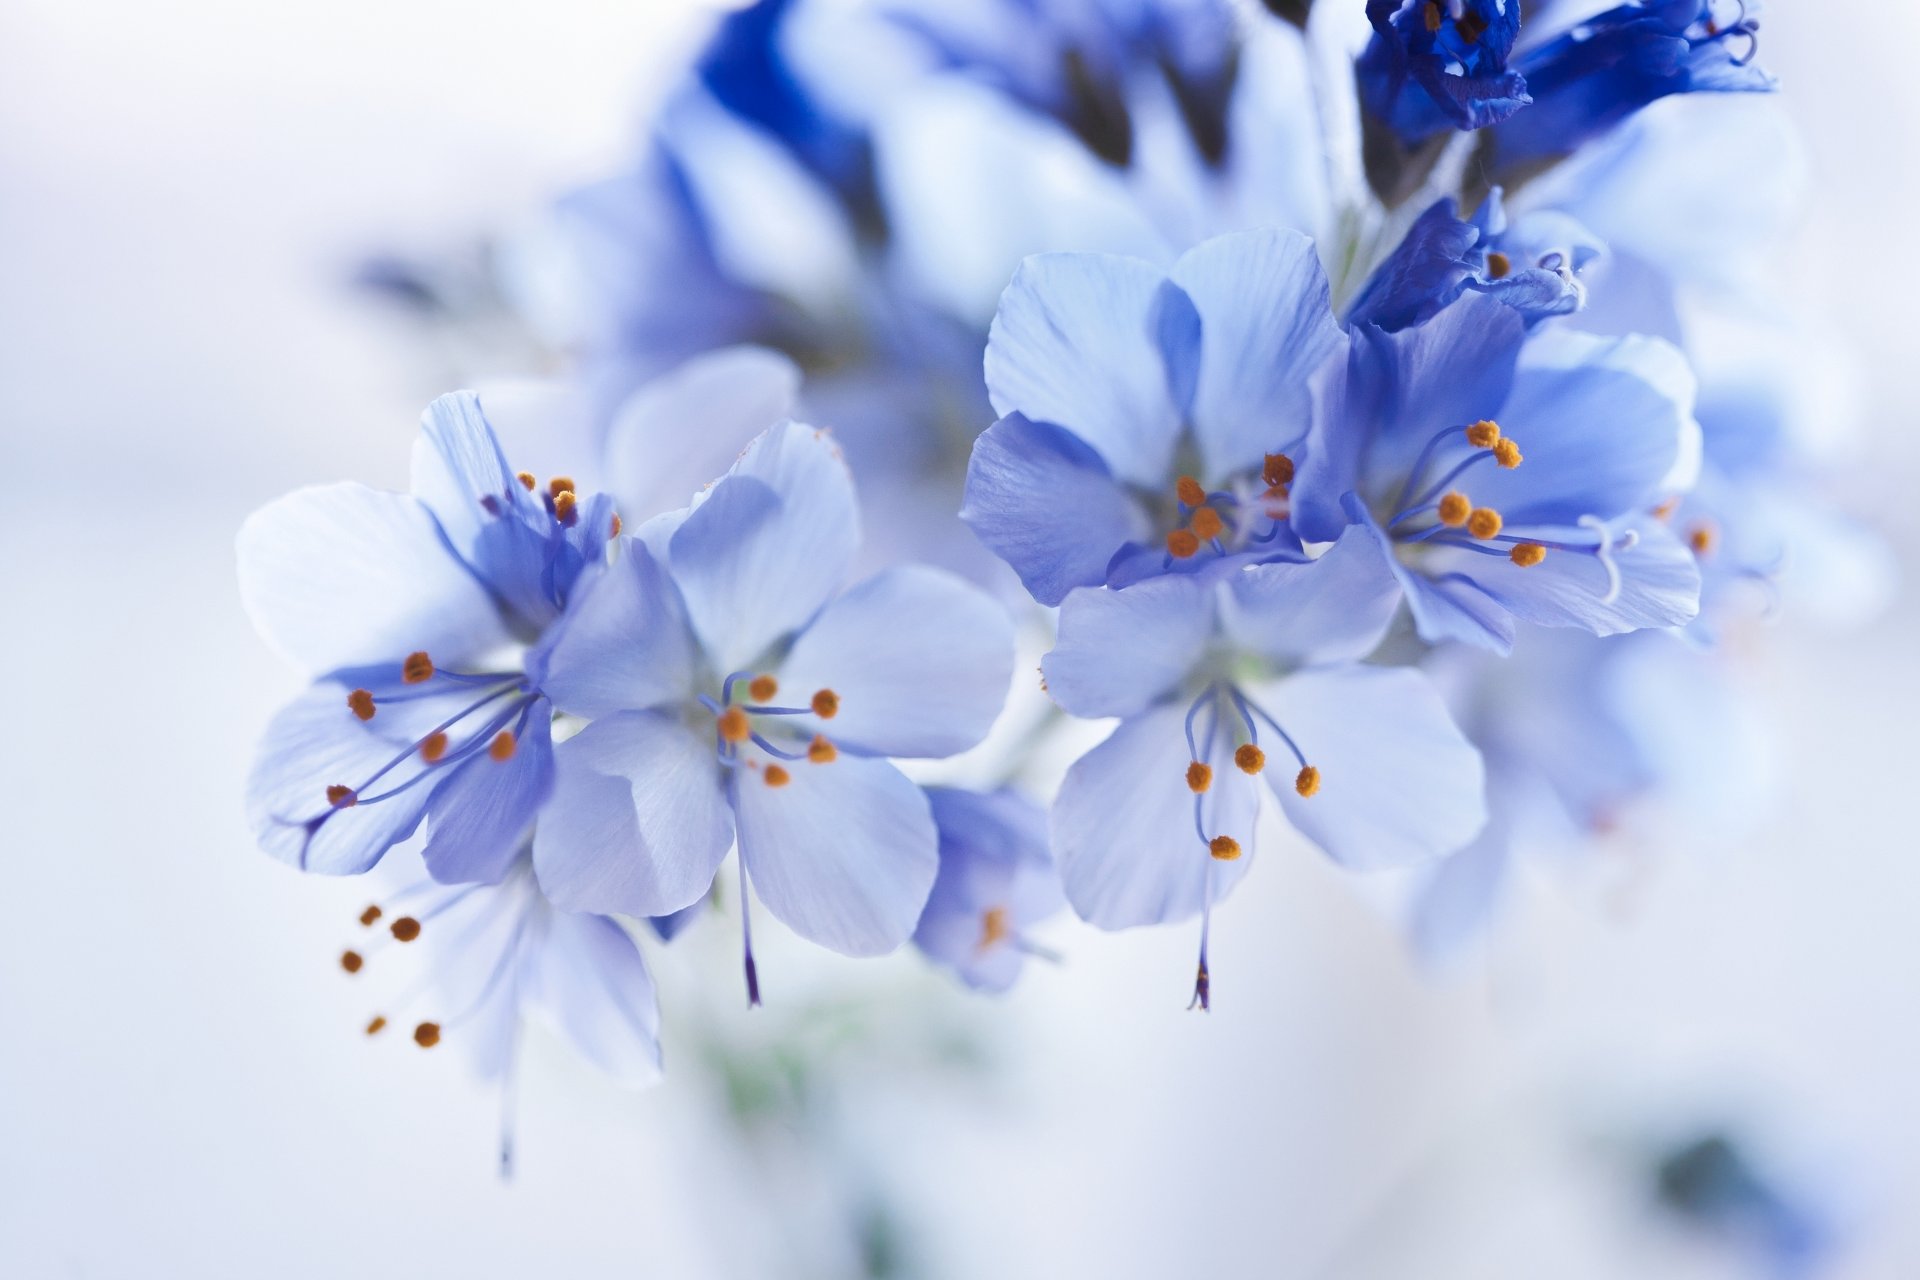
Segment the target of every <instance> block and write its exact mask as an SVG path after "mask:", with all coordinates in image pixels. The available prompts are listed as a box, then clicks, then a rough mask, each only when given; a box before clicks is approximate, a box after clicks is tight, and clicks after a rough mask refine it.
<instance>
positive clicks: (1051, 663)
mask: <svg viewBox="0 0 1920 1280" xmlns="http://www.w3.org/2000/svg"><path fill="white" fill-rule="evenodd" d="M1212 632H1213V598H1212V591H1211V589H1210V588H1209V587H1208V586H1207V585H1206V584H1205V583H1204V582H1202V581H1201V580H1200V579H1198V578H1194V577H1188V576H1184V575H1182V576H1167V577H1159V578H1150V579H1148V580H1147V581H1145V582H1140V583H1136V584H1134V585H1133V586H1131V587H1128V588H1127V589H1126V590H1124V591H1113V590H1109V589H1107V588H1105V587H1083V588H1082V589H1080V590H1078V591H1075V592H1074V593H1073V594H1072V595H1070V596H1068V597H1067V599H1066V603H1065V604H1063V605H1062V606H1061V607H1060V638H1059V640H1058V641H1057V642H1056V643H1055V645H1054V647H1053V651H1052V652H1051V653H1049V654H1047V656H1046V657H1045V658H1043V659H1042V660H1041V663H1040V670H1041V673H1042V674H1043V675H1044V676H1045V678H1046V682H1047V693H1048V695H1049V696H1051V697H1052V698H1053V700H1054V701H1055V702H1057V703H1059V704H1060V706H1061V707H1062V708H1063V709H1064V710H1066V711H1067V712H1069V713H1071V714H1073V715H1076V716H1087V717H1090V718H1097V717H1100V716H1130V715H1133V714H1135V713H1136V712H1139V711H1143V710H1145V709H1146V708H1147V707H1148V706H1151V705H1152V704H1153V703H1154V702H1156V701H1158V700H1159V698H1160V697H1161V695H1163V694H1165V693H1167V692H1169V691H1170V690H1171V689H1172V688H1173V687H1174V686H1175V685H1176V684H1178V683H1179V682H1180V681H1181V680H1182V679H1184V678H1185V677H1186V674H1187V673H1188V672H1189V671H1191V670H1193V668H1194V666H1195V665H1196V664H1198V663H1199V661H1200V660H1201V659H1202V658H1203V657H1205V656H1206V649H1207V640H1208V638H1209V637H1210V636H1211V635H1212Z"/></svg>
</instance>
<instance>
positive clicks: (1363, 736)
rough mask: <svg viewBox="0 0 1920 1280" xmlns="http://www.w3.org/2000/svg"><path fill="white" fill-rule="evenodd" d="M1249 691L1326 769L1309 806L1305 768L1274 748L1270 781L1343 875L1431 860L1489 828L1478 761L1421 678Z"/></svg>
mask: <svg viewBox="0 0 1920 1280" xmlns="http://www.w3.org/2000/svg"><path fill="white" fill-rule="evenodd" d="M1249 693H1250V694H1251V695H1252V697H1253V699H1254V701H1255V702H1256V703H1257V704H1258V705H1259V706H1261V707H1263V708H1264V709H1265V710H1266V711H1267V713H1268V714H1270V715H1272V716H1273V717H1274V719H1275V720H1277V721H1278V722H1279V723H1280V725H1281V727H1283V728H1284V729H1286V731H1287V734H1288V736H1289V737H1291V738H1292V739H1293V741H1294V742H1295V743H1296V744H1298V746H1299V748H1300V751H1301V753H1302V754H1303V755H1304V756H1305V757H1306V759H1307V763H1308V764H1309V765H1312V766H1313V767H1314V768H1316V769H1318V770H1319V771H1320V773H1319V783H1320V785H1319V789H1318V791H1317V792H1316V793H1315V794H1314V795H1311V796H1301V795H1300V794H1299V792H1298V790H1297V789H1296V787H1295V783H1296V774H1297V772H1298V770H1299V767H1300V766H1299V762H1298V761H1296V760H1295V759H1294V758H1293V756H1292V754H1291V753H1290V752H1286V751H1281V750H1276V749H1274V748H1273V747H1271V746H1270V747H1269V748H1268V750H1267V778H1268V781H1270V782H1271V783H1272V784H1273V788H1274V791H1275V792H1276V793H1278V795H1279V796H1280V805H1281V807H1282V808H1283V809H1285V810H1286V813H1287V819H1288V821H1290V822H1292V823H1293V825H1294V826H1295V827H1297V828H1299V830H1300V831H1301V832H1302V833H1303V834H1304V835H1305V836H1306V837H1307V838H1308V839H1309V840H1312V841H1313V842H1314V843H1315V844H1317V845H1319V846H1320V848H1321V849H1323V850H1324V851H1325V852H1326V853H1327V855H1328V856H1329V857H1331V858H1332V859H1333V860H1334V861H1335V862H1338V863H1340V864H1341V865H1342V866H1345V867H1349V868H1351V869H1353V870H1356V871H1373V870H1378V869H1382V868H1386V867H1398V866H1405V865H1408V864H1411V863H1416V862H1424V861H1426V860H1428V859H1430V858H1437V857H1440V856H1441V855H1443V854H1447V853H1451V852H1452V851H1453V850H1455V849H1458V848H1460V847H1461V846H1462V845H1464V844H1466V843H1467V841H1469V840H1471V839H1473V837H1474V836H1475V835H1476V834H1478V832H1479V831H1480V828H1481V827H1482V826H1484V825H1485V824H1486V821H1487V803H1486V794H1485V792H1486V780H1485V775H1484V771H1483V770H1482V767H1481V763H1480V753H1479V752H1478V751H1476V750H1475V749H1474V747H1473V744H1472V743H1470V742H1468V741H1467V739H1466V736H1465V735H1464V734H1462V733H1461V732H1460V729H1459V727H1458V726H1456V725H1455V724H1454V722H1453V717H1452V716H1450V715H1448V714H1447V708H1446V704H1445V703H1444V702H1442V701H1441V698H1440V695H1439V693H1438V692H1437V691H1436V690H1435V689H1434V687H1433V685H1432V683H1431V682H1430V681H1429V680H1428V679H1427V677H1426V676H1425V675H1423V674H1422V673H1420V672H1419V671H1416V670H1413V669H1411V668H1407V667H1366V666H1353V665H1350V666H1337V667H1322V668H1316V669H1312V670H1307V671H1300V672H1296V673H1295V674H1293V675H1291V676H1289V677H1287V678H1286V679H1284V680H1280V681H1277V682H1275V683H1272V684H1269V685H1264V686H1260V687H1258V688H1255V689H1251V690H1249Z"/></svg>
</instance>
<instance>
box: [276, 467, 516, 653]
mask: <svg viewBox="0 0 1920 1280" xmlns="http://www.w3.org/2000/svg"><path fill="white" fill-rule="evenodd" d="M238 550H239V560H240V599H241V601H242V603H243V604H244V605H245V606H246V610H247V615H248V616H249V617H250V618H252V619H253V624H254V626H255V627H257V628H258V629H259V631H260V634H261V635H262V636H264V637H266V640H267V642H268V643H269V644H271V645H272V646H273V647H274V648H275V649H276V650H278V651H279V652H280V653H281V654H282V655H284V656H285V657H286V658H287V659H288V660H289V661H291V662H293V663H294V664H295V665H297V666H300V667H303V668H305V669H306V670H307V671H309V672H316V673H317V672H322V671H332V670H336V669H338V668H340V667H349V666H359V665H363V664H368V663H374V662H380V661H393V662H398V661H400V660H401V659H402V658H404V657H406V655H407V654H409V653H412V652H414V651H415V650H419V649H424V650H425V651H427V652H428V653H430V654H432V655H434V657H435V658H436V659H437V660H440V661H444V662H454V663H458V662H461V661H464V660H466V659H469V658H472V657H475V656H477V655H479V654H481V653H484V652H486V651H487V650H489V649H491V648H494V647H496V646H498V645H500V644H502V643H504V642H505V641H506V640H507V638H508V637H507V633H506V630H505V629H504V628H503V627H502V625H501V622H500V611H499V608H498V606H497V605H496V604H495V603H494V601H493V599H492V598H491V597H490V596H489V595H488V594H487V592H486V589H485V588H484V587H482V586H481V585H480V584H479V583H478V582H477V581H475V579H474V577H473V575H472V574H471V573H469V572H468V571H467V568H466V567H465V566H464V565H463V564H461V562H460V560H459V558H458V557H456V556H455V555H454V554H453V552H452V551H451V550H450V549H449V548H448V547H447V545H446V543H445V542H444V541H443V540H442V539H441V536H440V530H439V527H438V526H437V525H436V524H435V523H434V519H433V516H432V515H431V514H430V513H429V512H428V511H427V509H426V508H425V507H423V506H421V505H420V503H418V502H417V501H415V500H414V499H412V498H410V497H408V496H406V495H405V494H398V493H379V492H376V491H375V490H373V489H369V488H366V487H365V486H363V485H357V484H334V485H324V486H316V487H313V488H307V489H298V490H295V491H294V492H293V493H290V494H288V495H287V496H286V497H284V498H281V499H279V500H278V501H276V502H272V503H269V504H268V505H266V506H264V507H262V508H260V510H258V511H256V512H254V513H253V514H252V515H250V516H248V517H247V521H246V523H245V524H244V525H242V526H241V527H240V537H239V545H238Z"/></svg>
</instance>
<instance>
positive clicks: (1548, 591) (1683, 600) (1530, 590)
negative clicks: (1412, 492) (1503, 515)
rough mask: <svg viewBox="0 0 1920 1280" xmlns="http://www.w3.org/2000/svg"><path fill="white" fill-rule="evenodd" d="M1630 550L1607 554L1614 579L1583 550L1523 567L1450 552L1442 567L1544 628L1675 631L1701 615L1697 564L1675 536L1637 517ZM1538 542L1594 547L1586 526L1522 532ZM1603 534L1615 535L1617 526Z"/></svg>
mask: <svg viewBox="0 0 1920 1280" xmlns="http://www.w3.org/2000/svg"><path fill="white" fill-rule="evenodd" d="M1628 527H1629V528H1631V529H1632V531H1633V540H1632V542H1631V545H1616V546H1615V547H1614V549H1613V550H1612V551H1611V552H1610V553H1609V557H1608V558H1609V559H1610V560H1611V561H1612V563H1613V566H1614V570H1615V572H1616V573H1618V575H1619V577H1618V579H1617V580H1616V579H1615V578H1613V577H1612V576H1610V575H1609V574H1608V573H1607V568H1606V565H1605V564H1603V563H1602V562H1601V560H1600V558H1599V557H1598V556H1596V555H1593V554H1591V553H1588V552H1583V551H1561V550H1550V551H1548V552H1547V555H1546V559H1544V560H1542V561H1541V562H1540V563H1539V564H1537V565H1534V566H1532V567H1531V568H1527V569H1522V568H1520V567H1519V566H1518V565H1515V564H1514V563H1512V562H1511V561H1510V560H1507V559H1505V558H1502V557H1493V556H1477V555H1474V554H1472V553H1471V552H1465V551H1462V552H1453V553H1448V554H1447V556H1446V557H1445V560H1444V563H1446V564H1448V565H1451V566H1454V567H1456V568H1457V571H1459V572H1463V573H1470V574H1471V575H1472V577H1473V580H1474V582H1475V583H1476V584H1477V585H1479V586H1480V588H1481V589H1482V590H1484V591H1485V592H1486V593H1487V594H1488V595H1490V596H1492V597H1493V598H1494V599H1496V600H1498V601H1499V602H1500V603H1501V605H1503V606H1504V607H1505V608H1506V609H1507V610H1509V611H1510V612H1511V613H1512V614H1513V615H1514V616H1515V617H1517V618H1520V619H1522V620H1523V621H1526V622H1532V623H1535V624H1537V625H1539V626H1543V627H1581V628H1584V629H1586V630H1588V631H1591V632H1593V633H1594V634H1595V635H1599V636H1611V635H1619V634H1620V633H1621V632H1625V631H1637V630H1639V629H1640V628H1642V627H1677V626H1681V625H1683V624H1685V623H1687V622H1691V621H1692V620H1693V618H1694V616H1695V615H1696V614H1698V613H1699V611H1700V565H1699V562H1698V561H1697V560H1696V559H1695V558H1694V555H1693V553H1692V552H1691V551H1689V550H1688V549H1687V547H1686V546H1685V544H1683V543H1682V542H1681V541H1680V540H1679V539H1678V538H1676V537H1675V536H1674V535H1673V531H1672V530H1670V529H1668V528H1667V527H1666V526H1665V525H1664V524H1662V523H1660V522H1659V521H1657V520H1653V519H1651V518H1648V517H1642V518H1640V519H1638V520H1636V521H1634V522H1633V523H1632V524H1631V525H1629V526H1628ZM1524 532H1525V533H1528V534H1538V535H1539V536H1540V537H1543V538H1556V537H1558V538H1564V539H1565V540H1566V541H1568V542H1571V543H1574V544H1582V543H1591V542H1593V541H1595V539H1596V536H1597V535H1596V533H1595V531H1594V530H1593V529H1591V528H1576V529H1554V528H1546V529H1527V530H1525V531H1524ZM1608 536H1610V537H1613V538H1616V539H1618V538H1620V536H1621V531H1620V530H1618V529H1616V530H1614V531H1612V532H1611V533H1610V534H1609V535H1608Z"/></svg>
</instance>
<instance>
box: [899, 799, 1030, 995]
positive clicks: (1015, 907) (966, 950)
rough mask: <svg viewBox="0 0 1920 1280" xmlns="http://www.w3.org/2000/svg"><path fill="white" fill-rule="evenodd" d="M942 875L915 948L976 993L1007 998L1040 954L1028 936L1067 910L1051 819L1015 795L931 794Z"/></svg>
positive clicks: (918, 930)
mask: <svg viewBox="0 0 1920 1280" xmlns="http://www.w3.org/2000/svg"><path fill="white" fill-rule="evenodd" d="M927 801H928V803H929V804H930V805H931V806H932V809H933V821H934V825H935V826H936V827H938V828H939V831H940V874H939V876H938V877H937V878H936V879H935V880H934V882H933V892H932V893H931V894H930V895H929V896H928V898H927V906H926V909H925V910H924V911H922V912H921V913H920V923H919V925H918V926H916V927H915V929H914V931H913V942H914V945H915V946H917V947H919V948H920V950H921V951H922V952H924V953H925V954H926V955H927V957H928V958H929V959H931V960H933V961H934V962H935V963H936V964H939V965H941V966H943V967H944V968H947V969H950V970H952V971H953V973H954V975H955V976H956V977H958V978H959V979H960V980H961V981H962V982H964V983H966V984H967V985H968V986H969V987H972V988H974V989H975V990H977V991H1005V990H1007V989H1008V988H1009V987H1011V986H1012V985H1013V984H1014V982H1015V981H1016V980H1017V979H1018V978H1019V976H1020V971H1021V969H1022V968H1024V967H1025V965H1026V961H1027V957H1028V956H1029V955H1031V954H1035V953H1036V948H1035V946H1034V944H1033V942H1032V941H1031V940H1030V939H1029V938H1028V937H1027V930H1028V929H1030V928H1031V927H1032V926H1034V925H1035V924H1038V923H1039V922H1040V921H1042V920H1045V919H1046V918H1047V917H1048V916H1050V915H1052V914H1054V912H1056V911H1058V910H1059V909H1060V908H1061V907H1062V906H1063V905H1065V901H1066V900H1065V898H1064V897H1063V896H1062V894H1061V890H1060V877H1059V874H1058V873H1057V872H1056V871H1055V870H1054V868H1053V857H1052V855H1051V854H1050V853H1049V852H1048V851H1047V815H1046V810H1044V809H1042V808H1041V807H1040V806H1039V805H1036V804H1035V803H1033V801H1031V800H1028V799H1027V798H1026V797H1024V796H1021V795H1019V794H1017V793H1015V792H1012V791H1005V790H1002V791H994V792H987V793H982V792H975V791H962V790H959V789H957V788H952V787H930V788H928V789H927Z"/></svg>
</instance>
